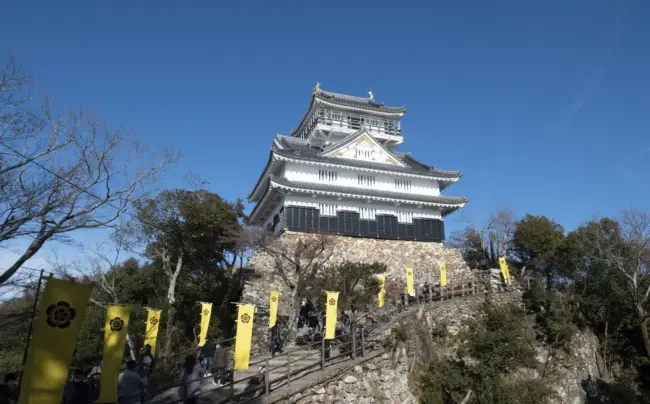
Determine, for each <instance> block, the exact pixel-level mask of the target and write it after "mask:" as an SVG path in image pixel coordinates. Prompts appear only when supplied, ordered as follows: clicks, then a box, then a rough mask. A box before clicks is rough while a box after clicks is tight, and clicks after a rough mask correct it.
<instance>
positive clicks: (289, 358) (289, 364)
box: [287, 351, 291, 386]
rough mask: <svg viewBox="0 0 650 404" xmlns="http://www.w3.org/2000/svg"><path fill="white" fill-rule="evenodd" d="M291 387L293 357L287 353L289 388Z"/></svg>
mask: <svg viewBox="0 0 650 404" xmlns="http://www.w3.org/2000/svg"><path fill="white" fill-rule="evenodd" d="M290 385H291V355H290V352H289V351H287V386H290Z"/></svg>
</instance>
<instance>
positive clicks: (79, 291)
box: [18, 278, 93, 404]
mask: <svg viewBox="0 0 650 404" xmlns="http://www.w3.org/2000/svg"><path fill="white" fill-rule="evenodd" d="M92 289H93V285H92V284H91V285H88V284H83V283H76V282H72V281H63V280H60V279H54V278H49V279H48V280H47V284H46V286H45V290H44V291H43V296H42V297H41V302H40V303H39V305H38V313H39V315H38V316H37V317H36V320H35V322H34V333H33V336H32V339H31V341H30V342H29V347H28V350H27V362H26V363H25V369H24V372H23V380H22V385H21V389H20V398H19V399H18V403H20V404H60V403H61V395H62V394H63V387H64V386H65V383H66V381H67V378H68V372H69V370H70V362H72V354H73V353H74V348H75V345H76V344H77V335H78V334H79V330H80V329H81V325H82V324H83V320H84V315H85V314H86V306H88V299H89V298H90V292H91V291H92Z"/></svg>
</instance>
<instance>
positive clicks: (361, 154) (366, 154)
mask: <svg viewBox="0 0 650 404" xmlns="http://www.w3.org/2000/svg"><path fill="white" fill-rule="evenodd" d="M354 157H355V158H358V159H371V158H372V150H355V151H354Z"/></svg>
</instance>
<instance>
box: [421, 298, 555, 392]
mask: <svg viewBox="0 0 650 404" xmlns="http://www.w3.org/2000/svg"><path fill="white" fill-rule="evenodd" d="M523 320H524V313H523V312H522V311H521V310H519V309H515V308H513V309H505V308H500V307H494V306H492V305H490V304H487V305H486V306H485V308H484V311H483V313H482V315H481V316H480V317H479V318H478V319H475V320H472V321H469V322H467V323H466V324H465V325H466V327H465V329H464V330H463V331H462V332H461V333H460V334H459V335H458V338H457V339H456V340H457V341H460V345H459V347H458V351H457V354H456V358H457V359H451V358H445V359H441V358H437V359H434V360H433V361H432V362H431V363H430V364H429V365H428V367H427V369H426V371H425V372H424V374H423V376H422V378H421V380H420V382H421V384H420V386H421V391H422V393H421V396H420V402H422V403H443V402H444V401H443V400H444V399H445V396H448V395H451V397H452V398H454V400H455V401H456V402H460V400H461V397H464V401H463V402H465V403H480V404H503V403H512V404H529V403H530V404H537V403H543V402H544V401H545V399H546V397H548V396H549V395H550V391H549V389H548V388H547V387H546V386H545V385H544V384H543V383H542V382H540V381H538V380H529V379H522V378H516V377H512V373H513V372H515V371H517V370H520V369H526V368H527V369H532V368H535V366H536V359H535V349H534V348H533V345H532V343H531V341H530V340H529V339H528V338H527V337H526V331H525V330H526V327H525V325H524V321H523Z"/></svg>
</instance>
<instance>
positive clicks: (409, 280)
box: [406, 268, 415, 295]
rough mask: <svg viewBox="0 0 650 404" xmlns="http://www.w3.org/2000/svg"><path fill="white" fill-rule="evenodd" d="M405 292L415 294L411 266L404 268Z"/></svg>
mask: <svg viewBox="0 0 650 404" xmlns="http://www.w3.org/2000/svg"><path fill="white" fill-rule="evenodd" d="M406 293H408V294H409V295H414V294H415V286H414V284H413V268H406Z"/></svg>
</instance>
